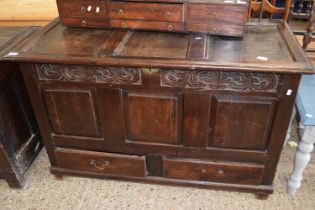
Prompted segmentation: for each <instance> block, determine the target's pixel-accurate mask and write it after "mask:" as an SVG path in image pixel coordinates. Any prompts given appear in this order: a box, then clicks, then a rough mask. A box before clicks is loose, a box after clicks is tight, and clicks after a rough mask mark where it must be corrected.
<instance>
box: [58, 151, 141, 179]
mask: <svg viewBox="0 0 315 210" xmlns="http://www.w3.org/2000/svg"><path fill="white" fill-rule="evenodd" d="M55 156H56V159H57V163H58V166H59V167H60V168H65V169H72V170H79V171H84V172H98V173H104V174H111V175H119V176H133V177H144V176H145V174H146V173H145V159H144V157H140V156H132V155H118V154H112V153H104V152H91V151H83V150H72V149H56V150H55Z"/></svg>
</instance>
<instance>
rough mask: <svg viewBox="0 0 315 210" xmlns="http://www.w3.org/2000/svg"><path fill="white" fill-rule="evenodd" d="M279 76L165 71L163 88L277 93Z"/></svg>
mask: <svg viewBox="0 0 315 210" xmlns="http://www.w3.org/2000/svg"><path fill="white" fill-rule="evenodd" d="M278 82H279V76H278V75H276V74H260V73H241V72H221V71H183V70H164V71H162V72H161V86H164V87H183V88H196V89H206V90H235V91H257V92H276V91H277V86H278Z"/></svg>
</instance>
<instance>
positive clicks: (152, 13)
mask: <svg viewBox="0 0 315 210" xmlns="http://www.w3.org/2000/svg"><path fill="white" fill-rule="evenodd" d="M109 16H110V18H114V19H134V20H155V21H175V22H182V21H183V4H166V3H140V2H116V1H115V2H110V3H109Z"/></svg>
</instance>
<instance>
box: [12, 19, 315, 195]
mask: <svg viewBox="0 0 315 210" xmlns="http://www.w3.org/2000/svg"><path fill="white" fill-rule="evenodd" d="M246 30H247V32H246V33H245V34H246V37H245V38H244V39H239V38H227V37H213V36H209V35H205V34H179V33H165V32H145V31H128V30H114V29H95V30H86V29H80V28H66V27H63V26H62V25H61V24H60V22H59V20H56V21H54V22H52V23H51V24H50V25H48V26H47V27H45V28H43V29H42V30H41V32H40V33H39V34H38V36H36V37H34V40H33V41H30V42H29V43H24V44H23V45H20V46H17V47H16V51H18V52H19V54H18V55H12V56H10V57H8V59H10V60H14V61H20V62H26V63H24V64H23V65H22V69H23V76H24V79H25V81H26V85H27V88H28V92H29V94H30V98H31V102H32V106H33V108H34V110H35V115H36V118H37V120H38V122H39V125H40V129H41V132H42V134H43V138H44V139H45V145H46V148H47V152H48V154H49V158H50V161H51V172H52V173H54V174H56V175H64V174H72V175H81V176H92V177H111V178H116V179H129V180H137V181H146V182H154V183H164V184H180V185H188V186H197V187H212V188H220V189H230V190H238V191H245V192H253V193H255V194H257V196H258V197H259V198H266V197H267V196H268V194H269V193H272V192H273V189H272V182H273V179H274V175H275V172H276V166H277V163H278V160H279V156H280V151H281V149H282V146H283V142H284V139H285V135H286V129H287V127H288V123H289V119H290V116H289V115H288V113H289V110H291V109H292V106H293V104H294V100H295V95H296V91H297V87H298V83H299V79H300V74H301V73H313V68H312V66H311V64H310V63H309V61H308V60H307V58H306V57H305V55H304V53H303V51H302V49H301V48H300V46H299V45H298V43H297V42H296V40H295V38H294V36H293V34H292V33H291V31H290V30H289V29H288V26H287V25H286V24H285V23H281V24H279V25H278V24H271V25H270V24H269V25H266V24H264V25H255V24H253V25H248V26H247V29H246Z"/></svg>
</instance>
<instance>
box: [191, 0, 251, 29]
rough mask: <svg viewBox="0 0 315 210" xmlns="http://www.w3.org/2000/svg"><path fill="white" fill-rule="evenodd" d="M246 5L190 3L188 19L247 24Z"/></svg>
mask: <svg viewBox="0 0 315 210" xmlns="http://www.w3.org/2000/svg"><path fill="white" fill-rule="evenodd" d="M246 15H247V13H246V7H245V6H224V5H220V4H212V5H211V4H210V5H209V4H188V6H187V16H186V21H188V22H190V21H197V22H210V21H218V22H225V23H233V24H236V25H237V24H239V25H242V24H245V21H246Z"/></svg>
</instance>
